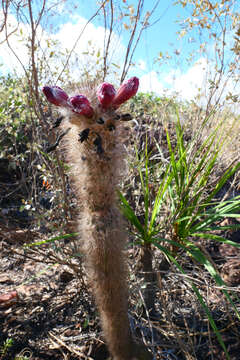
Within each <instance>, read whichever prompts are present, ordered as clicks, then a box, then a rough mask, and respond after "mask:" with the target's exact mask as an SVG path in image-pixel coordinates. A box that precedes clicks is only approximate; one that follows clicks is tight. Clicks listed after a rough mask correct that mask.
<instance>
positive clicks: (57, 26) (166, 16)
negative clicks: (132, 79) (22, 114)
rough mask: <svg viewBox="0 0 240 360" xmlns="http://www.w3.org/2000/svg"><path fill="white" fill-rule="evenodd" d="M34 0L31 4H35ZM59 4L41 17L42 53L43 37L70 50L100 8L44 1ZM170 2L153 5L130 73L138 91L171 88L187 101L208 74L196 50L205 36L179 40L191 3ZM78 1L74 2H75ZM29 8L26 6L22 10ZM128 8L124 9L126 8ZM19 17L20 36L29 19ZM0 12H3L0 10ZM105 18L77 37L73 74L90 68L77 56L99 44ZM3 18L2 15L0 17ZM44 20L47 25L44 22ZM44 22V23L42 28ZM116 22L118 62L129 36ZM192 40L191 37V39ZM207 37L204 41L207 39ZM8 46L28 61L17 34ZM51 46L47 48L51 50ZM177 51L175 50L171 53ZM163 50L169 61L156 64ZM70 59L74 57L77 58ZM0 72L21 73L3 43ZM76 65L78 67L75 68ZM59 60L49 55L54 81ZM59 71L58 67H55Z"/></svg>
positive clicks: (91, 2) (84, 2)
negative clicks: (89, 42) (85, 67)
mask: <svg viewBox="0 0 240 360" xmlns="http://www.w3.org/2000/svg"><path fill="white" fill-rule="evenodd" d="M34 1H35V7H34V10H35V12H36V13H37V11H38V9H39V7H40V4H41V0H40V1H39V0H34ZM34 1H33V3H34ZM54 3H58V4H59V5H58V7H57V8H53V14H52V16H50V17H49V18H48V19H44V21H43V22H42V23H41V26H40V29H39V34H38V38H39V39H41V41H40V43H41V47H42V48H43V51H46V49H47V47H46V44H47V39H48V38H51V40H56V41H58V44H59V45H58V46H57V48H54V47H53V48H51V49H50V50H54V51H62V53H63V56H64V54H65V53H66V52H67V49H68V50H71V48H72V46H73V45H74V42H75V40H76V39H77V37H78V35H79V33H80V32H81V30H82V28H83V27H84V25H85V24H86V21H87V20H88V19H89V18H90V17H91V16H92V15H93V14H94V13H95V12H96V10H97V8H98V6H97V5H96V1H95V0H81V1H77V0H75V2H74V0H73V1H62V2H60V1H58V2H56V1H55V0H47V4H48V5H49V4H54ZM137 3H138V1H137V0H126V2H125V1H124V0H121V1H120V0H119V1H115V4H116V6H117V4H121V6H122V5H124V4H126V5H129V6H130V5H133V7H135V8H136V6H137ZM173 3H174V2H173V1H171V0H161V1H160V2H159V5H158V7H157V9H156V10H155V12H154V15H153V17H151V19H150V24H153V25H152V26H149V27H148V28H147V29H146V30H144V32H143V33H142V37H141V40H140V42H139V44H138V47H137V49H136V52H135V55H134V62H135V63H136V67H135V68H134V69H132V70H131V71H130V73H129V76H132V75H135V76H138V77H139V78H140V85H141V87H140V90H142V91H154V92H156V93H157V94H160V95H161V94H163V93H164V91H165V89H168V90H170V91H171V92H172V93H174V92H178V93H179V94H180V96H181V97H182V98H184V99H188V100H189V99H191V98H193V97H194V96H196V95H197V94H198V90H199V89H201V88H202V87H203V84H204V82H205V85H206V76H209V73H210V72H209V65H208V59H207V57H206V56H204V55H203V54H201V53H200V52H199V46H200V43H201V41H203V39H200V38H199V35H198V33H197V31H195V32H193V33H191V34H189V35H188V36H186V37H183V38H181V39H180V38H179V36H178V35H177V32H178V31H180V30H181V25H180V23H179V22H178V21H180V20H183V19H184V18H186V17H188V16H190V9H189V7H186V8H183V7H182V6H180V5H173ZM74 4H76V5H77V6H74ZM154 4H156V1H154V0H145V5H144V10H143V13H146V12H147V11H151V9H152V8H153V6H154ZM26 11H27V8H26V7H25V10H24V12H26ZM126 11H127V10H126ZM24 12H23V16H22V17H21V22H22V23H21V24H20V26H19V32H20V29H22V34H24V35H25V36H27V35H28V32H29V25H27V21H26V20H25V19H24V15H25V14H24ZM0 16H1V13H0ZM102 19H103V17H102V15H99V16H97V17H96V18H94V20H93V21H92V22H91V23H90V24H89V25H88V26H87V28H86V30H85V31H84V36H82V37H81V39H80V41H79V43H78V45H77V47H76V49H75V55H76V56H75V58H77V57H78V58H79V60H78V61H79V62H78V63H77V60H74V61H75V64H74V65H73V66H75V69H74V71H75V72H76V77H77V76H78V74H77V66H78V67H79V68H80V67H81V66H84V61H85V66H88V61H90V62H91V59H90V58H87V59H83V58H81V54H82V53H83V52H86V49H87V46H88V45H87V43H88V41H89V40H91V41H92V44H93V46H94V47H96V48H99V49H100V50H101V49H102V48H103V35H104V29H103V21H102ZM0 20H1V19H0ZM45 21H46V23H45ZM9 22H10V25H11V26H12V27H14V24H15V23H17V20H16V18H15V16H14V13H12V14H11V16H10V17H9ZM0 23H1V22H0ZM46 24H48V26H46ZM118 30H119V27H118V23H115V27H114V44H115V48H114V47H112V53H113V60H114V61H115V62H116V61H118V64H119V65H120V66H122V62H121V61H122V60H121V58H122V57H123V54H125V51H126V46H127V44H128V39H129V34H128V32H126V31H125V32H121V33H119V31H118ZM2 39H3V34H1V33H0V44H1V40H2ZM190 39H191V40H190ZM205 40H206V39H205ZM9 41H10V43H11V45H12V47H13V48H14V49H15V51H16V53H17V54H18V56H19V57H20V59H21V60H22V62H23V64H25V63H27V62H28V54H27V49H26V47H25V48H24V43H23V42H22V41H21V35H19V33H18V32H17V33H15V34H14V35H13V36H12V37H11V38H10V39H9ZM211 46H212V44H211V43H209V44H208V48H209V49H210V50H211ZM50 50H49V51H50ZM175 51H176V53H175ZM160 52H162V53H163V54H166V52H168V53H169V54H170V55H172V56H173V57H172V59H171V60H170V61H169V62H167V63H161V64H160V63H159V62H158V61H156V59H157V57H158V54H159V53H160ZM190 52H194V54H195V56H194V58H193V60H192V62H191V63H188V62H187V61H186V59H187V57H188V55H189V53H190ZM75 58H74V59H75ZM0 63H2V66H1V67H0V74H1V73H2V74H5V73H6V72H13V71H17V72H19V71H20V72H21V66H19V64H18V63H17V60H16V59H15V58H14V56H13V55H12V54H11V53H9V50H8V49H7V46H6V43H5V44H1V45H0ZM76 64H77V66H76ZM60 68H61V64H60V62H59V63H56V59H55V58H54V57H53V58H52V59H50V61H49V69H50V70H51V71H52V74H53V75H52V81H53V82H54V81H55V79H56V78H57V74H55V72H57V71H55V69H60ZM59 71H60V70H59Z"/></svg>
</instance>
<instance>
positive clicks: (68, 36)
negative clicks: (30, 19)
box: [0, 13, 126, 80]
mask: <svg viewBox="0 0 240 360" xmlns="http://www.w3.org/2000/svg"><path fill="white" fill-rule="evenodd" d="M0 23H1V13H0ZM86 23H87V20H86V19H85V18H83V17H81V16H78V15H74V18H73V19H72V22H68V23H65V24H63V25H62V26H61V27H60V29H59V31H58V32H57V33H55V34H49V33H47V31H46V30H44V29H42V28H41V26H39V27H38V33H37V38H38V39H40V40H39V41H40V47H41V50H42V53H41V51H40V52H39V53H38V58H39V59H41V58H42V59H43V56H46V58H48V55H49V54H50V53H51V52H52V53H53V56H52V57H51V58H50V59H49V60H48V64H47V65H48V69H46V70H47V71H48V72H49V75H50V73H52V74H54V73H55V75H54V76H55V77H57V72H59V73H60V71H61V68H62V66H63V64H64V63H65V61H66V59H67V56H68V53H69V51H71V50H72V48H73V47H74V46H75V43H76V41H77V39H78V37H79V35H80V34H81V32H82V31H83V29H84V26H85V25H86ZM8 24H9V26H11V28H10V29H9V30H11V29H13V28H17V31H16V32H15V33H14V34H13V35H11V36H10V37H9V43H10V45H11V47H12V48H13V49H14V51H15V53H16V54H17V56H18V57H19V59H20V60H21V62H22V63H23V64H24V66H26V65H27V64H28V62H29V50H28V48H27V47H26V41H23V38H26V37H28V36H30V27H29V26H28V25H26V24H23V23H20V24H18V23H17V20H16V18H15V17H14V16H13V15H9V17H8ZM105 36H108V32H107V33H106V34H105V29H104V27H101V26H95V25H93V24H92V23H89V24H88V25H87V26H86V28H85V29H84V31H83V34H82V35H81V37H80V40H79V41H78V43H77V44H76V46H75V48H74V51H73V54H72V56H71V59H70V62H69V65H70V67H71V74H72V75H74V77H76V79H77V80H78V78H77V77H78V76H79V75H80V74H82V72H83V69H84V67H85V70H87V69H88V68H89V69H90V68H91V66H92V68H93V69H94V65H95V70H96V68H97V65H96V60H97V54H98V59H99V65H98V66H100V63H101V56H102V55H103V48H104V39H105ZM48 39H50V40H51V45H50V46H49V43H48V41H47V40H48ZM3 40H4V33H3V32H2V33H0V43H1V41H3ZM54 41H55V42H56V45H54V44H53V42H54ZM39 50H40V49H39ZM125 52H126V48H125V46H124V45H123V43H122V39H121V38H120V37H119V36H118V35H117V34H115V33H114V32H113V33H112V38H111V46H110V49H109V61H110V62H112V63H115V64H118V65H120V64H121V61H123V59H122V55H123V54H125ZM47 54H48V55H47ZM55 54H59V56H54V55H55ZM0 63H2V64H3V66H1V67H0V73H2V74H5V73H7V72H13V71H16V72H17V73H18V74H19V73H20V74H22V73H23V69H22V66H21V65H20V64H19V61H18V60H17V58H16V57H15V56H14V55H13V53H12V52H11V51H10V49H9V48H8V45H7V43H6V42H3V43H2V44H1V45H0ZM54 76H53V77H54Z"/></svg>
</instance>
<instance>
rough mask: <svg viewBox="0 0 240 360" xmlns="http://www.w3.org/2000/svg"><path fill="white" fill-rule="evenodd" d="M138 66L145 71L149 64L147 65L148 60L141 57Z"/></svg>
mask: <svg viewBox="0 0 240 360" xmlns="http://www.w3.org/2000/svg"><path fill="white" fill-rule="evenodd" d="M137 68H138V69H140V70H142V71H145V70H146V68H147V66H146V62H145V61H144V60H142V59H140V60H139V61H138V63H137Z"/></svg>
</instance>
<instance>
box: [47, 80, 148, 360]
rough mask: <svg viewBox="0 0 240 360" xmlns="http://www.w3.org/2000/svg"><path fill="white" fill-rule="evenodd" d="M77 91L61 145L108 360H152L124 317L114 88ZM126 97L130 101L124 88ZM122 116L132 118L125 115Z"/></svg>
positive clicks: (119, 133)
mask: <svg viewBox="0 0 240 360" xmlns="http://www.w3.org/2000/svg"><path fill="white" fill-rule="evenodd" d="M135 90H136V89H135V88H134V92H135ZM44 93H45V95H46V91H45V92H44ZM47 93H49V94H50V98H48V96H47V95H46V97H47V98H48V100H49V101H50V102H51V103H54V104H55V103H56V102H58V101H56V100H55V99H53V98H52V93H53V92H51V91H49V90H48V91H47ZM81 93H84V95H77V96H74V97H72V98H70V101H69V103H70V104H71V105H72V106H73V107H74V106H75V109H74V110H75V111H72V109H71V106H65V103H64V105H63V106H62V107H63V114H64V115H65V119H64V121H62V123H61V127H63V128H65V129H67V128H69V125H70V126H71V129H70V131H69V132H68V133H67V134H66V136H65V137H64V140H65V149H66V156H67V160H68V161H69V162H70V163H71V166H72V176H73V180H74V185H75V190H76V195H77V197H78V200H79V203H81V213H80V214H79V221H78V226H79V232H80V240H81V248H82V250H83V252H84V253H85V256H86V265H87V270H88V276H89V280H90V284H91V286H92V289H93V292H94V295H95V300H96V304H97V306H98V309H99V313H100V318H101V322H102V327H103V331H104V336H105V339H106V342H107V345H108V348H109V351H110V353H111V355H112V356H113V359H114V360H133V359H151V356H150V354H149V353H148V352H147V351H146V349H145V348H143V347H142V346H140V345H136V344H134V342H133V340H132V336H131V331H130V325H129V320H128V289H127V281H126V275H127V272H126V264H125V261H124V256H123V249H124V246H125V243H126V239H127V236H126V233H125V231H124V223H123V218H122V216H121V214H120V213H119V210H118V206H117V201H116V188H117V187H118V185H119V182H120V180H121V177H122V176H123V174H124V169H125V165H124V153H125V151H124V147H123V139H124V128H123V127H122V126H121V124H122V123H121V116H120V115H118V114H117V113H116V112H115V110H114V108H113V107H112V106H111V104H112V101H114V97H115V90H114V88H113V87H112V86H111V84H108V83H104V84H102V86H99V87H98V88H97V89H96V88H95V87H94V88H91V87H86V88H84V89H82V91H81ZM135 93H136V92H135ZM61 95H62V93H61ZM134 95H135V94H134ZM121 97H122V98H123V95H121ZM130 97H131V96H130ZM126 98H128V99H129V88H128V94H127V95H126ZM86 99H87V101H86ZM82 103H83V104H84V106H83V107H82V105H81V104H82ZM90 104H91V105H90ZM85 105H86V106H85ZM76 109H77V110H79V111H76ZM82 109H84V111H85V114H84V112H82ZM86 109H87V110H86ZM91 109H92V110H91ZM127 117H128V118H129V120H130V119H131V116H129V114H128V116H127ZM123 119H124V117H123ZM119 120H120V121H119ZM125 120H126V119H125Z"/></svg>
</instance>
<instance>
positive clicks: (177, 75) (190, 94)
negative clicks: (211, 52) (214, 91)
mask: <svg viewBox="0 0 240 360" xmlns="http://www.w3.org/2000/svg"><path fill="white" fill-rule="evenodd" d="M207 73H208V63H207V59H205V58H201V59H199V60H198V61H196V62H195V63H194V64H193V66H191V67H190V68H189V69H188V70H187V71H186V72H185V73H182V72H181V71H180V70H179V69H177V70H172V71H170V72H169V74H168V75H167V76H166V77H165V78H164V81H165V82H166V83H167V84H168V85H169V87H170V88H171V91H173V92H176V93H178V94H179V96H180V97H181V98H182V99H187V100H191V99H194V98H195V97H196V96H197V95H198V94H199V91H200V90H201V89H202V88H203V86H204V84H205V82H206V75H207Z"/></svg>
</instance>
